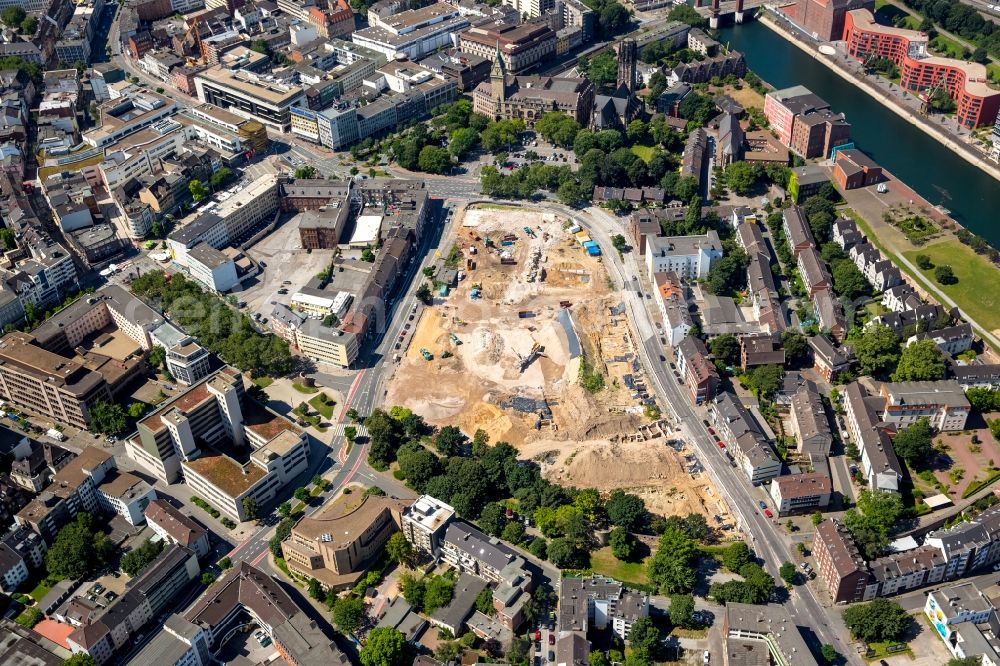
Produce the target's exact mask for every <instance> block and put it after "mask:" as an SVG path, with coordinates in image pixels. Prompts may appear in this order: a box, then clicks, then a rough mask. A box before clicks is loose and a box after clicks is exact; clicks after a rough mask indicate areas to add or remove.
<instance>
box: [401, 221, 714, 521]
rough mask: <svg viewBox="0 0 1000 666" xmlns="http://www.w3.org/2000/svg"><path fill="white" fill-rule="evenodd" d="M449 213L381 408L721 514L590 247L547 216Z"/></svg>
mask: <svg viewBox="0 0 1000 666" xmlns="http://www.w3.org/2000/svg"><path fill="white" fill-rule="evenodd" d="M459 215H460V218H459V225H458V226H457V232H456V237H455V238H454V241H453V242H454V247H452V249H451V250H450V252H448V254H447V256H446V257H445V256H442V257H441V260H442V261H441V264H442V265H441V266H440V267H439V268H438V271H437V272H436V274H435V276H434V289H433V293H434V296H435V298H434V303H433V305H431V306H429V307H426V308H424V309H423V311H422V314H421V316H420V318H419V320H418V321H417V322H416V323H415V326H414V327H413V330H412V331H410V332H406V333H403V332H401V338H402V339H403V341H404V346H403V348H402V349H401V350H400V358H399V362H398V364H397V366H396V371H395V375H394V377H393V379H392V381H391V382H390V387H391V388H390V390H389V393H388V396H387V398H386V402H387V404H390V405H402V406H405V407H408V408H410V409H412V410H413V411H414V412H416V413H417V414H420V415H421V416H422V417H424V418H425V419H426V420H427V421H428V422H429V423H431V424H433V425H436V426H444V425H457V426H459V427H460V428H461V429H462V431H463V432H465V433H467V434H468V435H470V436H471V435H472V434H473V433H475V432H476V431H477V430H483V431H485V432H486V433H487V434H488V435H489V437H490V441H492V442H498V441H506V442H509V443H510V444H512V445H514V446H515V447H517V448H518V449H519V450H521V451H522V454H523V457H525V458H533V459H536V460H537V461H538V462H539V464H540V465H541V468H542V471H543V473H544V474H545V476H546V477H548V478H550V479H552V480H553V481H556V482H559V483H565V484H567V485H576V486H588V487H593V488H597V489H599V490H602V491H611V490H614V489H617V488H622V489H627V490H630V491H631V492H635V493H636V494H638V495H640V496H642V497H643V499H645V500H646V503H647V506H649V508H650V509H651V510H653V511H657V512H659V513H664V514H668V515H669V514H674V513H689V512H692V511H695V512H702V513H708V514H709V515H713V514H714V515H719V516H720V521H719V522H720V523H721V522H722V521H724V520H725V519H726V518H725V517H726V515H727V513H728V511H727V509H726V507H725V503H724V502H721V501H720V500H719V497H718V494H717V492H716V491H715V489H714V488H712V487H711V485H710V483H709V482H708V480H707V478H706V477H705V475H704V473H703V471H702V470H701V467H700V464H699V463H697V460H694V461H693V464H692V460H690V457H691V456H689V455H687V456H686V455H685V454H686V451H684V450H683V446H681V450H679V449H678V448H676V445H677V442H676V440H674V441H673V443H674V444H675V446H670V445H668V442H671V441H672V440H671V439H670V437H671V432H672V430H671V428H670V426H669V424H668V423H666V421H665V420H661V419H660V417H659V409H658V407H657V406H656V403H655V400H654V399H653V397H652V396H651V394H650V393H649V392H648V387H647V385H646V378H645V374H644V371H643V368H642V364H641V363H640V361H639V358H638V356H637V353H636V347H635V343H634V340H633V337H632V333H631V331H630V328H629V325H628V321H627V319H626V316H625V314H624V307H623V306H622V304H621V301H620V300H619V299H618V297H617V295H616V293H615V292H614V290H613V289H612V284H611V282H610V280H609V278H608V275H607V273H606V271H605V268H604V265H603V259H602V257H601V254H600V249H599V248H598V247H597V245H596V243H594V242H593V241H592V240H591V239H590V238H589V236H587V234H586V232H584V231H582V230H581V229H580V228H579V226H577V225H576V224H575V223H574V221H573V220H571V219H567V218H566V217H564V216H560V215H555V214H552V213H546V212H541V211H537V210H526V209H522V208H515V207H501V206H496V205H490V206H484V207H472V208H469V209H467V210H465V211H464V212H462V213H459ZM442 247H451V243H449V244H448V245H445V246H442ZM404 352H405V353H404Z"/></svg>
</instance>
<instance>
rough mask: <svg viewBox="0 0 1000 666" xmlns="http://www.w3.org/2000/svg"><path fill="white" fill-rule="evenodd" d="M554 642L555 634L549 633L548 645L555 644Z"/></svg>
mask: <svg viewBox="0 0 1000 666" xmlns="http://www.w3.org/2000/svg"><path fill="white" fill-rule="evenodd" d="M555 644H556V635H555V634H549V645H555Z"/></svg>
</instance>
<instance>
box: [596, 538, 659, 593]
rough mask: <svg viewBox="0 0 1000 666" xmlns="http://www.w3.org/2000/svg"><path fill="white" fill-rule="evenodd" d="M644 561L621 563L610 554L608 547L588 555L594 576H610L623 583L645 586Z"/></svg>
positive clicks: (646, 581)
mask: <svg viewBox="0 0 1000 666" xmlns="http://www.w3.org/2000/svg"><path fill="white" fill-rule="evenodd" d="M646 561H647V560H643V561H642V562H622V561H621V560H619V559H618V558H617V557H615V556H614V555H612V554H611V548H610V547H608V548H601V549H600V550H595V551H594V552H592V553H591V554H590V568H591V569H593V571H594V573H595V574H601V575H602V576H610V577H611V578H614V579H615V580H620V581H621V582H623V583H636V584H639V585H647V584H648V583H649V578H648V577H647V576H646Z"/></svg>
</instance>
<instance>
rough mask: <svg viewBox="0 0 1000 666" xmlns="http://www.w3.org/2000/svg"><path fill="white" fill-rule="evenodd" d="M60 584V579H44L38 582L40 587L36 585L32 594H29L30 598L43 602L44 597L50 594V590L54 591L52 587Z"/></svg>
mask: <svg viewBox="0 0 1000 666" xmlns="http://www.w3.org/2000/svg"><path fill="white" fill-rule="evenodd" d="M58 582H59V579H58V578H56V579H53V578H49V577H46V578H43V579H42V580H40V581H39V582H38V585H35V587H34V588H32V590H31V591H30V592H28V596H29V597H31V598H32V599H34V600H35V601H41V600H42V597H44V596H45V595H46V594H48V593H49V590H51V589H52V586H53V585H55V584H56V583H58Z"/></svg>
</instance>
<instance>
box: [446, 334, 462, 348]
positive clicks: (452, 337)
mask: <svg viewBox="0 0 1000 666" xmlns="http://www.w3.org/2000/svg"><path fill="white" fill-rule="evenodd" d="M449 335H450V336H451V341H452V342H454V343H455V344H456V345H460V344H462V341H461V340H459V339H458V336H457V335H455V334H454V333H450V334H449Z"/></svg>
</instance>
